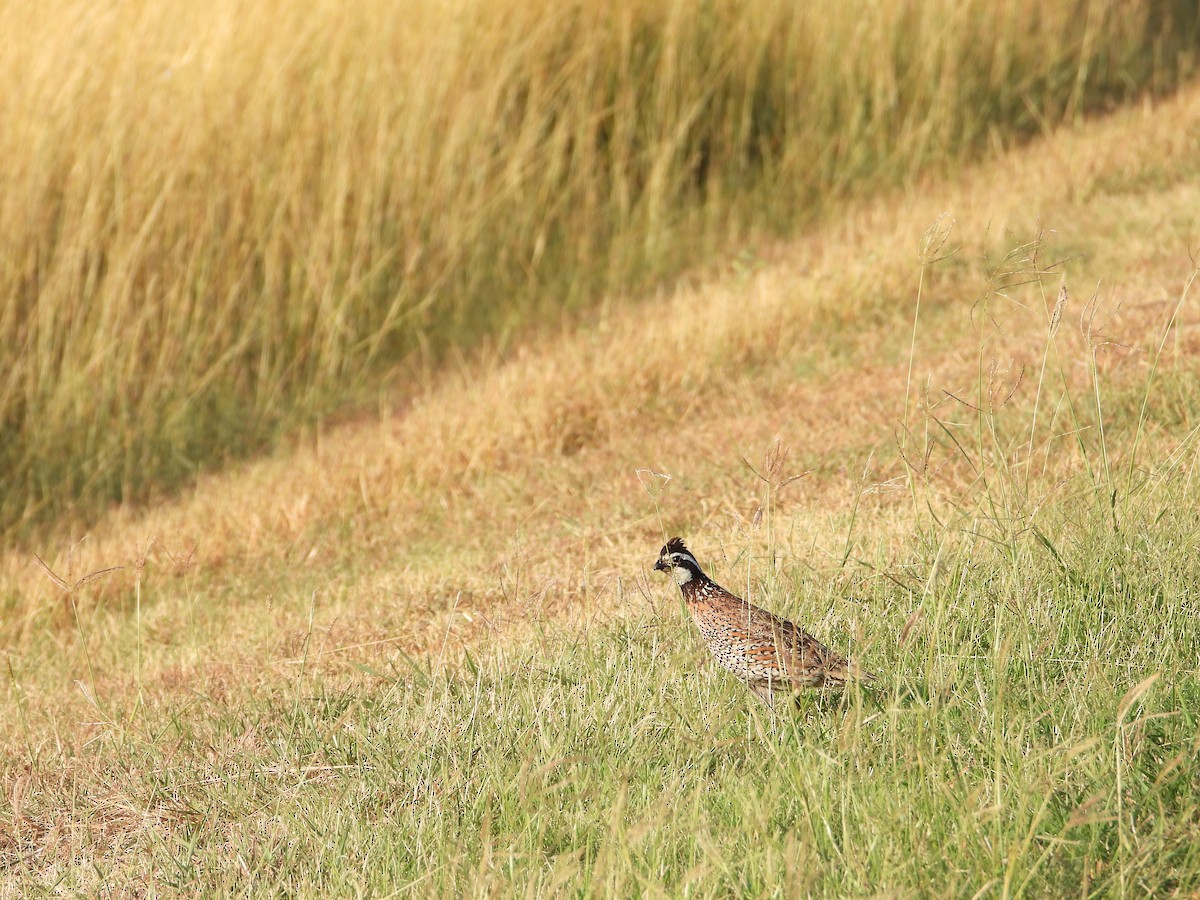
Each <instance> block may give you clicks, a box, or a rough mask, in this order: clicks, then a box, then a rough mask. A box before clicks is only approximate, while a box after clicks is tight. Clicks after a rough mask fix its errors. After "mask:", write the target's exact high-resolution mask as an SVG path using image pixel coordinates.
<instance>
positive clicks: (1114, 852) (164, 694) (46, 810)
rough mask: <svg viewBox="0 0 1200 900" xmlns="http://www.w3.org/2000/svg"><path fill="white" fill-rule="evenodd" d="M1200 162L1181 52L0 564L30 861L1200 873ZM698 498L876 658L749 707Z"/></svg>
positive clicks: (173, 886)
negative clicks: (1116, 101)
mask: <svg viewBox="0 0 1200 900" xmlns="http://www.w3.org/2000/svg"><path fill="white" fill-rule="evenodd" d="M1198 161H1200V92H1198V91H1196V90H1195V89H1191V90H1188V91H1185V92H1184V93H1182V94H1181V95H1180V96H1178V97H1176V98H1174V99H1172V100H1170V101H1169V102H1166V103H1164V104H1162V105H1154V104H1146V105H1143V106H1140V107H1139V108H1137V109H1130V110H1126V111H1124V112H1122V113H1120V114H1118V115H1116V116H1114V117H1112V118H1110V119H1107V120H1104V121H1099V122H1094V123H1091V124H1089V125H1088V126H1087V127H1085V128H1081V129H1079V130H1077V131H1074V132H1060V133H1056V134H1054V135H1052V136H1050V137H1047V138H1045V139H1039V140H1037V141H1036V142H1034V143H1033V144H1031V145H1030V146H1029V147H1028V148H1026V149H1025V150H1021V151H1017V152H1011V153H1008V154H1005V155H1003V156H1001V157H999V158H998V159H997V160H995V161H994V162H992V163H989V164H987V165H985V166H982V167H979V168H975V169H970V170H965V171H963V172H961V173H960V174H958V175H954V176H951V177H937V178H928V179H926V180H923V181H921V182H920V183H919V184H917V185H915V186H914V189H913V190H911V191H906V192H901V193H897V194H896V195H894V196H891V197H888V198H884V199H881V200H875V201H869V202H868V201H856V202H853V203H851V204H849V205H848V206H847V208H846V209H845V210H844V214H843V216H842V217H840V218H839V219H838V220H837V221H836V222H831V223H830V224H828V225H827V226H825V227H822V228H820V229H816V230H814V231H813V232H812V233H811V234H809V235H808V236H806V237H804V238H803V239H801V240H798V241H795V242H791V243H779V244H770V245H763V246H761V247H760V248H759V251H758V252H757V253H754V254H746V255H744V256H743V257H740V258H739V259H738V260H737V261H736V262H735V263H734V264H732V265H730V266H728V267H727V269H726V270H725V271H722V272H721V273H718V274H717V275H715V276H713V277H709V278H698V277H697V278H692V279H689V280H687V281H684V282H682V283H680V284H678V285H677V286H676V287H675V288H674V289H673V290H671V291H663V292H660V293H658V294H655V295H651V296H647V297H644V298H641V299H640V300H639V301H637V302H636V303H631V304H628V305H617V304H612V305H608V306H605V307H604V308H603V309H602V310H601V311H600V312H599V313H597V315H596V316H595V317H593V319H592V321H589V322H588V323H587V324H586V325H584V326H582V327H580V328H578V329H576V330H571V329H563V330H562V332H561V333H560V334H558V335H556V339H555V340H546V341H541V342H538V343H535V344H530V345H525V346H523V347H522V348H521V349H519V350H516V351H513V352H512V353H509V354H507V355H501V356H498V357H497V358H495V359H491V360H485V361H482V362H480V363H464V365H463V366H462V368H461V369H460V370H459V371H456V372H453V373H449V374H447V375H445V376H444V377H443V378H441V379H440V380H438V381H437V382H436V383H435V384H432V385H431V386H430V387H429V388H428V389H427V391H426V392H425V393H424V394H422V395H421V396H419V397H417V398H415V399H414V400H413V402H412V403H411V405H409V406H407V407H393V406H390V405H389V406H387V407H386V409H387V413H386V414H385V415H383V416H382V417H379V418H374V417H372V418H364V419H363V420H362V421H358V422H355V423H348V424H346V425H344V426H342V427H339V428H337V429H331V430H327V431H321V432H320V433H318V434H316V435H315V436H314V438H313V439H312V440H306V441H304V442H303V443H302V444H300V445H297V446H295V447H293V448H291V449H289V450H287V451H286V452H280V453H279V454H278V455H276V456H275V457H273V458H269V459H263V460H260V461H257V462H254V463H253V464H247V465H245V466H243V467H241V468H238V469H236V470H231V471H228V472H226V473H223V474H219V475H214V476H210V477H206V478H203V479H201V480H200V481H199V483H198V484H197V485H196V487H195V488H194V489H192V490H189V491H188V492H186V493H185V494H184V495H182V496H180V497H179V498H178V499H176V500H174V501H172V502H170V503H164V504H159V505H156V506H153V507H151V508H147V509H142V510H138V509H136V508H130V507H125V508H122V509H119V510H116V511H115V512H113V513H112V514H110V515H108V516H106V517H105V518H104V519H103V520H102V521H101V522H100V523H99V524H97V525H96V527H95V528H93V529H92V530H91V533H90V536H89V537H88V538H87V540H85V541H83V542H82V543H80V544H78V545H75V546H72V545H71V543H70V542H69V541H66V540H64V541H63V542H61V543H59V544H43V545H40V546H39V547H37V548H36V549H37V550H38V554H39V556H40V558H41V559H42V560H44V562H45V566H46V567H48V568H49V569H50V570H53V571H54V572H55V573H57V575H56V577H57V578H58V579H59V580H60V581H61V582H62V583H63V584H66V585H67V586H68V587H70V588H71V589H70V590H64V589H63V588H62V587H61V586H59V585H58V584H56V583H55V582H54V581H53V580H52V579H51V577H49V575H48V574H47V571H46V569H45V568H43V566H42V565H41V564H40V563H39V562H38V561H37V560H36V559H34V558H33V557H32V556H31V554H30V553H29V552H26V551H10V552H7V553H6V554H4V555H3V556H2V557H0V646H2V647H3V648H4V662H5V672H6V674H7V678H6V679H5V681H4V687H3V691H2V692H0V734H2V735H4V737H3V738H2V739H0V740H2V742H3V743H2V744H0V766H2V768H0V821H2V823H3V827H0V864H2V865H3V866H4V867H5V879H4V887H3V890H5V891H7V892H8V894H9V895H11V896H23V895H26V894H29V893H34V892H36V891H39V890H40V891H49V890H52V889H60V890H81V891H86V892H93V893H94V892H100V891H102V890H104V889H107V890H111V891H114V892H118V893H119V892H122V891H131V892H132V891H145V890H147V889H148V890H149V891H150V892H159V893H164V894H172V893H177V892H179V893H201V894H210V895H228V894H231V893H242V892H244V893H256V894H275V893H282V892H288V893H293V894H296V895H300V896H319V895H328V894H329V893H331V892H337V893H342V894H349V893H353V892H355V891H361V892H375V893H378V894H383V895H389V894H391V893H401V894H403V893H412V894H417V895H445V894H446V893H448V892H451V891H455V892H459V893H464V894H484V893H492V892H499V893H505V892H511V893H543V894H551V893H555V892H559V891H571V892H574V893H581V894H582V893H596V894H607V895H615V896H628V895H630V894H633V893H636V892H645V893H650V894H665V895H676V894H679V893H682V892H684V891H685V890H686V891H689V892H691V893H694V894H698V895H703V896H710V895H711V896H720V895H727V894H729V893H738V894H746V895H778V894H781V893H782V894H792V893H799V892H812V893H814V894H845V895H848V894H853V895H880V894H882V895H926V894H935V895H941V894H945V895H952V896H963V895H967V896H971V895H975V894H977V893H978V894H980V895H982V896H1010V895H1018V894H1027V895H1033V896H1064V895H1068V894H1080V895H1083V896H1091V895H1104V896H1109V895H1116V894H1125V895H1147V894H1150V895H1157V896H1162V895H1171V894H1186V893H1188V892H1189V891H1190V890H1191V888H1192V886H1193V885H1195V884H1196V883H1198V881H1200V854H1198V853H1197V850H1196V848H1197V847H1198V846H1200V800H1198V795H1197V792H1196V789H1195V786H1196V784H1197V779H1198V778H1200V770H1198V769H1197V763H1196V759H1197V758H1198V751H1200V746H1198V745H1197V738H1196V735H1197V731H1198V728H1197V725H1198V724H1200V723H1198V722H1197V719H1196V710H1197V708H1198V704H1197V701H1198V700H1200V688H1198V684H1200V682H1198V672H1200V656H1198V652H1197V647H1198V646H1200V634H1197V621H1198V620H1197V617H1196V615H1195V612H1196V610H1195V585H1196V584H1197V581H1198V577H1200V571H1198V563H1197V560H1198V559H1200V556H1198V555H1197V553H1196V548H1197V542H1198V539H1200V530H1198V526H1197V520H1196V517H1195V515H1194V512H1193V511H1194V509H1195V507H1196V502H1197V499H1200V498H1197V495H1196V491H1197V487H1196V485H1197V479H1196V477H1195V475H1196V471H1197V469H1196V452H1195V434H1196V433H1197V429H1198V427H1200V408H1198V404H1200V400H1198V399H1197V398H1200V390H1197V387H1198V385H1197V381H1198V376H1200V367H1198V365H1197V362H1196V360H1197V359H1198V358H1200V357H1198V356H1197V349H1198V346H1197V334H1198V333H1200V332H1197V326H1198V325H1200V317H1198V316H1197V314H1196V311H1195V310H1196V307H1195V296H1194V289H1193V286H1192V279H1193V278H1194V276H1195V275H1196V262H1195V258H1194V256H1192V255H1189V253H1190V248H1194V247H1195V246H1196V245H1197V238H1198V235H1197V232H1196V228H1197V224H1196V216H1195V210H1196V209H1198V208H1200V163H1198ZM799 474H803V475H804V477H802V478H800V479H798V480H796V481H791V482H790V483H788V484H786V485H785V484H784V482H785V481H787V480H788V479H789V478H790V477H791V476H793V475H799ZM673 533H682V534H684V535H685V536H687V537H688V538H689V543H690V544H691V545H692V546H693V548H694V549H695V550H696V551H697V552H698V553H699V554H700V556H701V558H702V561H703V562H704V563H705V565H706V566H707V567H708V568H709V569H710V570H711V572H712V573H713V574H714V575H715V576H716V577H717V578H718V579H719V580H720V581H721V582H723V583H725V584H726V585H728V586H729V587H731V588H736V589H738V590H739V591H742V592H744V593H746V594H748V595H749V596H751V597H752V598H753V599H755V600H756V601H758V602H760V603H762V604H763V605H766V606H768V607H770V608H771V609H773V610H776V611H778V612H781V613H784V614H786V615H788V616H790V617H794V618H795V619H796V620H797V621H798V622H801V623H802V624H804V625H806V626H807V627H809V628H810V629H811V630H813V631H814V632H815V633H817V634H818V635H820V636H821V637H822V638H825V639H826V640H828V641H829V642H830V643H831V644H833V645H834V646H835V647H837V648H838V649H840V650H844V651H849V652H852V653H854V654H855V655H857V656H858V657H859V658H860V659H862V660H863V661H864V663H865V664H866V665H868V666H869V667H870V668H871V669H872V670H874V671H877V672H879V673H881V675H882V676H883V684H882V687H880V689H879V690H878V691H876V692H874V693H871V694H865V693H860V692H854V691H852V692H850V693H849V694H847V695H846V696H845V697H844V698H841V699H839V698H837V697H830V698H827V699H826V700H824V701H817V700H816V699H813V700H812V701H811V702H809V703H807V704H806V705H805V708H804V709H802V710H800V711H799V712H798V713H796V714H795V715H794V716H793V715H786V716H782V717H779V718H770V717H768V716H766V715H764V712H763V710H762V709H760V708H758V707H757V706H756V705H755V704H754V701H752V700H751V699H750V698H749V695H748V693H747V692H746V691H745V689H744V688H743V687H741V686H740V685H738V684H736V683H735V682H733V681H731V679H729V678H728V677H726V676H725V675H724V674H723V673H722V672H720V671H718V670H716V669H715V668H714V667H713V666H711V665H708V664H705V663H704V661H703V660H704V654H703V648H702V647H701V646H700V644H699V642H698V641H697V639H696V637H695V634H694V630H693V628H692V626H691V624H690V623H689V622H688V621H687V619H686V618H685V617H684V615H683V612H682V610H681V609H680V608H679V603H678V600H677V598H676V592H675V589H674V588H672V587H670V586H669V585H667V584H665V583H664V582H663V581H662V580H657V579H654V578H652V577H651V576H652V575H653V574H654V573H652V572H651V571H650V565H651V564H652V562H653V560H654V558H655V556H656V553H657V550H658V547H659V546H660V545H661V543H662V541H663V538H664V537H665V536H668V535H670V534H673ZM78 534H79V535H81V534H82V532H79V533H78ZM113 566H124V568H123V569H120V570H119V571H111V572H107V573H104V571H103V570H105V569H107V568H109V567H113ZM91 573H96V574H95V577H92V578H90V580H89V578H88V576H89V574H91ZM147 886H148V888H147Z"/></svg>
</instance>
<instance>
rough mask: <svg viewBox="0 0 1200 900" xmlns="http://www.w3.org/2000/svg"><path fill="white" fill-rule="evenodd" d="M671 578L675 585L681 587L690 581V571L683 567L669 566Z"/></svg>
mask: <svg viewBox="0 0 1200 900" xmlns="http://www.w3.org/2000/svg"><path fill="white" fill-rule="evenodd" d="M671 577H672V578H674V579H675V583H676V584H677V585H679V586H680V587H683V586H684V585H685V584H687V583H688V582H689V581H691V580H692V571H691V569H688V568H687V567H685V566H671Z"/></svg>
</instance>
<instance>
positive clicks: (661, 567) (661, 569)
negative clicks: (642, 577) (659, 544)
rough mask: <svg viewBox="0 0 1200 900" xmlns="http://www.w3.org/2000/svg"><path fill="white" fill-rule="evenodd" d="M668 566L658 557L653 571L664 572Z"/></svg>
mask: <svg viewBox="0 0 1200 900" xmlns="http://www.w3.org/2000/svg"><path fill="white" fill-rule="evenodd" d="M669 568H670V566H668V565H667V564H666V563H665V562H663V561H662V560H661V559H660V560H659V561H658V562H656V563H655V564H654V571H655V572H665V571H667V569H669Z"/></svg>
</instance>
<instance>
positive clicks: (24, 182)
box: [0, 0, 1200, 541]
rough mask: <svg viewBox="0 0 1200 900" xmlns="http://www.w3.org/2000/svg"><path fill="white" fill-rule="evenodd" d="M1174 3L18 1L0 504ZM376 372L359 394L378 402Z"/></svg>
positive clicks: (360, 371)
mask: <svg viewBox="0 0 1200 900" xmlns="http://www.w3.org/2000/svg"><path fill="white" fill-rule="evenodd" d="M1198 22H1200V12H1198V11H1197V8H1196V6H1195V4H1194V3H1190V2H1186V3H1185V2H1169V0H1041V2H1033V0H1014V2H1007V3H995V2H993V0H969V2H962V0H921V2H917V0H905V2H898V3H875V2H865V0H864V2H853V3H844V2H832V0H820V2H813V3H807V4H796V3H793V2H790V0H787V2H783V0H781V2H772V0H767V2H762V3H758V4H754V5H753V6H752V7H746V6H745V4H741V3H734V2H725V0H716V2H702V0H678V2H672V3H666V4H663V3H652V2H647V0H619V2H616V3H609V2H605V3H600V2H592V0H579V2H574V3H566V4H525V3H517V2H513V0H498V2H494V3H487V4H483V3H474V2H462V0H460V2H457V3H450V4H445V3H435V2H428V0H418V2H413V3H405V4H394V3H389V2H385V0H365V2H362V3H359V4H342V3H338V2H333V0H316V2H312V3H305V4H298V3H294V2H288V0H254V2H249V0H214V2H212V3H208V4H202V5H187V4H164V3H155V2H150V0H131V2H127V3H122V4H95V3H92V2H88V3H84V2H75V0H47V2H45V3H41V4H37V5H32V4H26V3H23V2H15V0H8V2H3V3H0V32H3V33H5V34H8V35H19V36H20V37H19V39H18V40H9V41H6V42H4V43H3V45H2V46H0V87H2V89H0V119H2V120H3V122H4V127H3V128H2V129H0V159H2V160H3V161H4V162H3V164H2V165H0V430H2V433H3V440H2V441H0V480H2V482H3V485H4V489H3V493H2V495H0V530H2V531H3V533H4V534H5V536H6V537H5V540H7V541H12V540H19V539H21V538H22V537H24V536H28V535H29V534H30V533H31V530H33V529H36V528H38V527H39V526H42V525H44V524H46V523H49V522H53V521H56V520H62V519H63V518H64V517H67V518H78V517H84V518H87V517H88V516H90V515H93V514H94V513H95V512H96V511H97V510H99V509H100V508H101V507H102V506H103V505H104V504H106V503H108V502H110V501H113V500H128V499H137V498H143V497H146V496H149V495H153V494H155V493H157V492H160V491H163V490H170V489H171V488H172V487H174V486H178V485H179V484H180V483H181V482H182V481H185V480H186V479H188V478H190V477H193V476H194V475H195V474H196V473H197V472H198V471H199V470H201V469H202V468H203V467H207V466H215V465H220V464H221V463H223V462H225V461H227V460H229V459H230V458H233V457H236V456H239V455H244V454H246V453H248V452H252V451H254V450H256V449H259V448H261V447H263V446H265V445H267V444H269V443H270V442H271V441H273V440H275V439H276V438H277V437H278V436H279V435H280V434H282V433H284V432H286V431H287V430H288V429H294V428H296V427H297V426H299V425H302V424H303V423H306V422H312V421H314V420H315V419H318V418H320V417H321V416H324V415H327V414H328V413H330V412H331V411H333V410H336V409H339V408H345V407H346V406H347V404H351V405H353V404H355V403H362V402H365V401H369V400H370V398H372V396H374V394H375V393H377V392H378V391H379V386H380V385H381V384H382V379H383V378H384V376H386V375H387V373H389V372H392V373H395V372H396V371H397V370H396V367H397V365H399V364H405V366H406V368H405V369H404V370H403V371H404V372H406V373H408V374H402V375H400V376H399V377H400V378H401V379H404V378H420V377H421V376H420V375H419V373H420V372H421V371H428V369H429V367H430V366H433V365H436V363H437V361H438V360H439V359H441V358H443V356H444V354H445V353H446V351H447V350H448V349H450V348H455V347H464V346H469V345H471V344H472V343H474V342H477V341H478V340H480V339H481V338H483V337H485V336H487V337H489V338H492V339H495V340H498V341H501V342H502V341H503V340H505V336H506V335H509V334H511V333H512V332H513V330H514V329H519V328H526V327H530V326H533V327H536V326H537V325H538V324H540V323H554V322H557V321H559V320H560V319H561V317H562V316H563V315H564V314H567V315H571V314H575V313H577V312H578V311H579V310H581V309H584V308H586V305H587V303H588V302H589V300H592V299H593V298H598V297H599V296H601V295H602V294H605V295H610V296H611V295H613V294H619V293H620V292H622V291H629V290H633V289H636V288H638V287H645V286H647V285H648V284H651V283H653V282H654V281H655V280H656V279H661V278H664V277H667V276H669V275H671V274H672V273H674V272H678V271H679V270H680V269H681V268H682V267H683V266H685V265H689V264H696V263H697V262H701V261H703V260H704V259H705V258H706V257H707V256H708V255H710V254H712V253H714V252H720V251H722V250H729V249H731V248H732V247H733V246H734V245H735V244H736V242H737V241H739V240H743V239H745V238H746V237H747V236H749V235H752V234H763V233H786V232H787V231H788V230H789V229H794V228H795V227H796V226H797V225H800V224H803V223H804V222H806V221H810V220H812V219H813V218H815V217H818V216H821V215H822V214H826V213H828V212H830V211H833V210H836V208H837V205H838V203H839V202H840V201H842V200H845V199H847V198H848V197H850V196H852V195H855V194H857V193H860V192H864V191H870V190H874V189H878V188H880V187H881V186H884V185H890V184H899V183H904V182H905V181H907V180H908V179H911V178H913V177H914V176H915V175H916V174H917V173H920V172H922V171H924V170H928V169H931V168H934V167H939V166H945V165H951V164H953V163H954V162H956V161H958V160H960V159H964V158H969V157H973V156H977V155H979V154H980V153H981V152H985V151H987V150H988V148H989V147H995V146H1003V145H1004V144H1006V143H1008V142H1011V141H1013V140H1019V139H1021V138H1022V137H1024V136H1027V135H1030V134H1033V133H1036V132H1038V131H1039V130H1042V129H1046V128H1049V127H1052V126H1055V125H1057V124H1061V123H1063V122H1072V121H1075V120H1077V119H1078V118H1079V117H1081V116H1082V115H1083V114H1085V113H1087V112H1089V111H1092V110H1097V109H1103V108H1105V107H1107V106H1109V105H1112V104H1115V103H1118V102H1122V101H1126V100H1128V99H1130V98H1131V97H1133V96H1136V95H1140V94H1144V93H1162V92H1166V91H1169V90H1171V89H1172V88H1173V87H1174V86H1175V85H1176V84H1177V83H1178V82H1179V81H1180V80H1181V79H1183V78H1186V77H1188V75H1189V74H1190V73H1191V72H1192V70H1193V68H1194V59H1195V51H1196V47H1197V43H1198V39H1200V38H1198V35H1200V31H1198ZM373 392H374V393H373Z"/></svg>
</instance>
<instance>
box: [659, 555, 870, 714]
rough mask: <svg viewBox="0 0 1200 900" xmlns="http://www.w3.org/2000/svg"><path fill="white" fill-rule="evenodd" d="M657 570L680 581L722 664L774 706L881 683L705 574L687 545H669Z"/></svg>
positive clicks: (756, 694) (686, 599) (689, 603)
mask: <svg viewBox="0 0 1200 900" xmlns="http://www.w3.org/2000/svg"><path fill="white" fill-rule="evenodd" d="M654 568H655V569H656V570H658V571H662V572H669V573H670V574H671V576H672V577H673V578H674V579H675V583H676V584H678V585H679V589H680V590H681V591H683V599H684V601H685V602H686V603H687V607H688V609H689V610H691V613H692V618H694V619H695V620H696V625H697V627H699V629H700V636H701V637H703V638H704V642H705V643H706V644H708V649H709V650H711V651H712V654H713V656H715V657H716V659H717V662H718V663H720V664H721V665H722V666H724V667H725V668H726V669H728V670H729V671H730V672H732V673H733V674H734V675H736V676H737V677H738V678H740V679H741V680H742V681H744V682H746V685H747V687H749V688H750V690H751V691H753V692H754V694H755V696H757V697H758V698H759V699H760V700H762V701H763V702H764V703H766V704H767V705H768V706H772V707H773V706H774V704H775V700H776V696H777V695H792V694H794V693H796V691H797V690H798V689H800V688H809V687H813V688H815V687H842V686H844V685H845V684H846V683H847V682H849V681H861V682H871V681H874V680H875V676H874V675H872V674H871V673H870V672H865V671H863V670H862V669H860V668H858V666H856V665H854V664H853V663H851V662H849V661H847V660H846V659H845V657H842V656H839V655H838V654H836V653H834V652H833V651H832V650H830V649H829V648H828V647H826V646H825V645H824V644H822V643H821V642H820V641H818V640H817V639H816V638H815V637H813V636H812V635H811V634H808V633H807V632H805V631H801V630H800V629H799V628H797V627H796V626H795V625H793V624H792V623H791V622H787V621H785V620H783V619H780V618H779V617H778V616H773V615H771V613H769V612H767V611H766V610H765V609H760V608H759V607H757V606H755V605H754V604H753V603H747V602H746V601H745V600H743V599H742V598H741V597H735V596H734V595H733V594H731V593H730V592H729V591H727V590H725V588H723V587H721V586H720V585H719V584H717V583H716V582H715V581H713V580H712V579H711V578H709V577H708V576H707V575H705V574H704V572H702V571H701V570H700V564H699V563H697V562H696V557H695V556H693V555H692V554H691V551H689V550H688V548H687V547H685V546H684V544H683V541H682V540H681V539H679V538H677V537H675V538H671V540H669V541H667V545H666V546H665V547H663V548H662V551H661V552H660V553H659V555H658V562H656V563H655V564H654Z"/></svg>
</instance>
